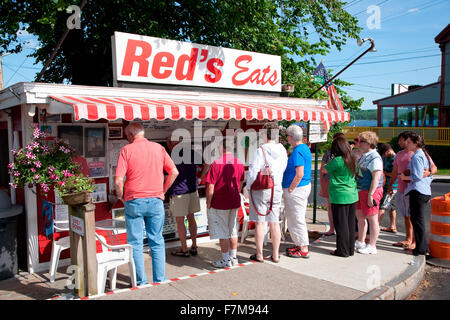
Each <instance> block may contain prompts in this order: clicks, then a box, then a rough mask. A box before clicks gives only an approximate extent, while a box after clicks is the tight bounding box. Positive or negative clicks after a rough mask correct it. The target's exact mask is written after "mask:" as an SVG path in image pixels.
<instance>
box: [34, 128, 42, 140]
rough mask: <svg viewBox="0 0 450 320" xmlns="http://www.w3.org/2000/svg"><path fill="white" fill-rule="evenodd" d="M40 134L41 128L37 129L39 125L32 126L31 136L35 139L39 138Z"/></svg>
mask: <svg viewBox="0 0 450 320" xmlns="http://www.w3.org/2000/svg"><path fill="white" fill-rule="evenodd" d="M40 135H41V130H39V127H38V126H36V127H35V128H34V132H33V137H34V138H35V139H39V137H40Z"/></svg>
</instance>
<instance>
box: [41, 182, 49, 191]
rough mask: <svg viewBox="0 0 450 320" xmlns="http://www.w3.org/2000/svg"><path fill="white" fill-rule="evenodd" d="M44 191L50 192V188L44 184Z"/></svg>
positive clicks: (42, 185)
mask: <svg viewBox="0 0 450 320" xmlns="http://www.w3.org/2000/svg"><path fill="white" fill-rule="evenodd" d="M41 187H42V189H44V191H45V192H48V190H49V187H48V186H47V184H45V183H43V184H41Z"/></svg>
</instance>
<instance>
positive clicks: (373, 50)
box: [308, 38, 376, 98]
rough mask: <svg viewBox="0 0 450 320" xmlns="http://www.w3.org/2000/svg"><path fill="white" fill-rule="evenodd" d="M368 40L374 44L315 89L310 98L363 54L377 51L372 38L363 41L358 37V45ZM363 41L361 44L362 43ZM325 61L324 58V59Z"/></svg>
mask: <svg viewBox="0 0 450 320" xmlns="http://www.w3.org/2000/svg"><path fill="white" fill-rule="evenodd" d="M366 40H369V41H370V42H371V43H372V44H371V46H370V48H369V49H367V50H366V51H364V52H363V53H361V54H360V55H359V56H358V57H357V58H356V59H355V60H353V61H352V62H350V63H349V64H348V65H346V66H345V68H344V69H342V70H341V71H339V72H338V73H337V74H336V75H335V76H333V77H332V78H331V79H328V81H327V82H325V83H324V84H323V85H321V86H320V88H319V89H317V90H316V91H314V92H313V93H311V94H310V95H309V96H308V98H311V97H312V96H313V95H315V94H316V93H317V92H319V90H320V89H322V88H323V87H325V86H326V85H327V84H329V83H330V82H331V81H333V80H334V79H335V78H336V77H337V76H338V75H340V74H341V73H342V72H344V71H345V70H346V69H347V68H348V67H350V66H351V65H352V64H354V63H355V62H356V61H357V60H358V59H359V58H361V57H362V56H363V55H365V54H366V53H367V52H369V51H372V52H375V51H376V49H375V42H374V41H373V40H372V39H370V38H369V39H363V40H362V41H361V40H359V39H358V45H362V43H363V42H365V41H366ZM360 43H361V44H360ZM322 61H323V60H322Z"/></svg>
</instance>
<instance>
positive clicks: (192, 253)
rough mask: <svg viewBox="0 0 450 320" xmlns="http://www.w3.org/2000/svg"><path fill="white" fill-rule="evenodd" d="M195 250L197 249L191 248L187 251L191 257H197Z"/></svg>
mask: <svg viewBox="0 0 450 320" xmlns="http://www.w3.org/2000/svg"><path fill="white" fill-rule="evenodd" d="M197 248H198V247H191V249H190V250H189V253H190V254H191V255H193V256H196V255H197V253H198V252H197Z"/></svg>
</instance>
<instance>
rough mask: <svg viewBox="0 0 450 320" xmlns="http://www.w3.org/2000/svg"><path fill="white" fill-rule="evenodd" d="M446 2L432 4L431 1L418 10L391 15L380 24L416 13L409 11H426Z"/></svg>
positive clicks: (444, 0)
mask: <svg viewBox="0 0 450 320" xmlns="http://www.w3.org/2000/svg"><path fill="white" fill-rule="evenodd" d="M446 1H447V0H442V1H438V2H435V3H433V1H430V2H427V3H425V4H423V6H422V7H418V8H410V9H409V10H408V11H406V12H404V13H401V14H399V15H391V16H388V17H386V18H385V19H384V20H381V22H382V23H383V22H387V21H390V20H392V19H396V18H400V17H403V16H405V15H408V14H410V13H413V12H417V11H410V10H414V9H418V11H421V10H425V9H428V8H430V7H434V6H436V5H438V4H441V3H443V2H446Z"/></svg>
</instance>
